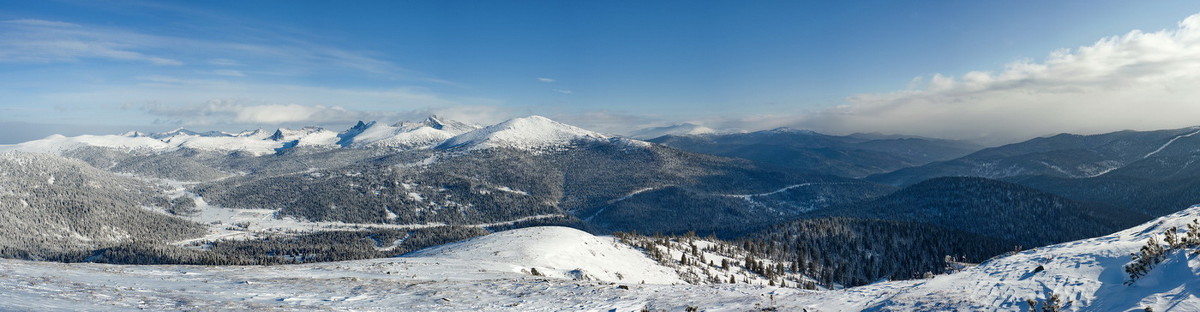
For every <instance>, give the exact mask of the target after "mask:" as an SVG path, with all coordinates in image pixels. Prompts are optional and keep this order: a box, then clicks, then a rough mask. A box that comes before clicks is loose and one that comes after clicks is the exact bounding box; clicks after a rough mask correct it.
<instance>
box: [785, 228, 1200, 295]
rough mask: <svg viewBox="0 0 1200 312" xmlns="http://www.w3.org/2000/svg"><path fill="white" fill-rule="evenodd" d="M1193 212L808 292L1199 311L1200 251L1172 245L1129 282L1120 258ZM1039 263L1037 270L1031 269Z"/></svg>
mask: <svg viewBox="0 0 1200 312" xmlns="http://www.w3.org/2000/svg"><path fill="white" fill-rule="evenodd" d="M1198 218H1200V206H1196V207H1192V208H1189V209H1187V210H1184V211H1180V212H1178V213H1175V214H1172V215H1168V216H1165V217H1161V218H1158V219H1157V220H1154V221H1151V222H1148V223H1146V224H1142V225H1139V226H1136V227H1133V228H1130V229H1127V230H1124V231H1120V232H1117V233H1114V234H1111V235H1107V236H1102V237H1097V238H1091V239H1085V240H1079V241H1074V242H1068V243H1063V244H1058V245H1051V246H1047V247H1041V248H1036V249H1032V250H1026V251H1023V252H1020V253H1017V254H1014V255H1011V256H1007V257H999V258H996V259H993V260H991V261H988V262H985V263H982V264H980V265H979V266H977V267H974V268H970V269H967V270H965V271H962V272H958V273H955V274H950V275H944V276H938V277H935V278H933V279H930V280H923V281H901V282H890V283H880V284H874V285H867V286H862V287H857V288H851V289H848V290H846V291H843V292H831V293H826V294H825V295H822V296H818V297H814V298H810V299H809V300H805V301H810V302H809V303H808V304H809V305H812V306H820V304H821V303H822V302H826V301H832V300H837V301H843V302H848V303H852V304H851V305H848V306H846V307H843V308H840V309H838V310H845V311H855V310H860V309H883V310H901V311H904V310H960V311H981V310H1002V311H1018V310H1028V305H1027V304H1026V303H1025V300H1026V299H1035V300H1043V299H1045V298H1046V292H1047V291H1049V292H1052V293H1054V294H1058V295H1059V296H1061V297H1062V298H1063V299H1065V300H1070V301H1072V302H1071V303H1070V304H1069V305H1067V306H1066V307H1067V310H1071V311H1131V310H1138V311H1140V310H1142V309H1144V308H1146V307H1150V308H1152V309H1153V310H1154V311H1169V310H1176V311H1200V298H1198V297H1197V295H1198V294H1200V259H1198V257H1197V256H1196V255H1194V254H1192V252H1188V253H1183V252H1176V253H1173V254H1170V255H1169V256H1168V257H1167V259H1166V260H1165V261H1164V262H1163V263H1161V264H1159V265H1158V266H1157V267H1155V268H1154V269H1153V270H1151V271H1150V273H1149V274H1148V275H1147V276H1145V277H1143V278H1142V279H1139V280H1138V281H1137V282H1136V283H1134V284H1133V285H1125V284H1124V282H1125V281H1126V279H1127V276H1126V274H1125V272H1124V265H1125V264H1127V263H1129V261H1130V257H1129V255H1130V253H1132V252H1135V251H1137V250H1138V249H1139V248H1141V246H1142V245H1144V244H1145V242H1146V241H1147V240H1148V239H1149V238H1150V236H1151V235H1158V236H1159V239H1160V240H1161V238H1162V237H1161V236H1162V233H1163V231H1164V230H1166V229H1168V228H1171V227H1180V228H1182V227H1183V225H1184V224H1186V223H1188V222H1192V220H1195V219H1198ZM1038 266H1041V267H1042V268H1043V269H1044V270H1041V271H1038V270H1036V269H1037V267H1038Z"/></svg>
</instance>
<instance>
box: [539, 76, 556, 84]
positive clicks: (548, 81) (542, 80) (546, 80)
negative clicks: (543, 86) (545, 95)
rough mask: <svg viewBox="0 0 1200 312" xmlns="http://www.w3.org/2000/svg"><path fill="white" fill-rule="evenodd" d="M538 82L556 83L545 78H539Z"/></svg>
mask: <svg viewBox="0 0 1200 312" xmlns="http://www.w3.org/2000/svg"><path fill="white" fill-rule="evenodd" d="M537 80H538V81H541V82H545V83H550V82H554V79H550V78H544V77H539V78H538V79H537Z"/></svg>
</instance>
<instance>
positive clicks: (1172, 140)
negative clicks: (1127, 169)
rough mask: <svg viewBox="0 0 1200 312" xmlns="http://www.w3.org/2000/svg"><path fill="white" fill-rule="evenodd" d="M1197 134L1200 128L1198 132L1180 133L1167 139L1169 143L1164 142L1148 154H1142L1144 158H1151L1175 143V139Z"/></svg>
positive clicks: (1199, 131)
mask: <svg viewBox="0 0 1200 312" xmlns="http://www.w3.org/2000/svg"><path fill="white" fill-rule="evenodd" d="M1196 134H1200V130H1197V131H1196V132H1192V133H1188V134H1184V135H1180V136H1177V137H1175V138H1172V139H1171V140H1170V141H1167V143H1166V144H1163V145H1162V146H1159V147H1158V149H1156V150H1154V151H1153V152H1150V153H1149V154H1146V156H1142V159H1146V158H1150V156H1153V155H1154V154H1158V152H1161V151H1162V150H1163V149H1165V148H1167V146H1171V143H1175V140H1178V139H1181V138H1186V137H1190V136H1193V135H1196Z"/></svg>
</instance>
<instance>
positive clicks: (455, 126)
mask: <svg viewBox="0 0 1200 312" xmlns="http://www.w3.org/2000/svg"><path fill="white" fill-rule="evenodd" d="M356 128H359V127H356ZM475 129H478V127H475V126H472V125H467V124H464V123H459V122H453V121H443V120H441V119H439V118H438V117H437V116H430V117H429V118H426V119H425V120H424V121H421V122H401V123H397V124H395V125H390V126H389V125H385V124H380V123H377V122H371V123H365V124H362V127H361V128H359V129H351V131H353V133H347V134H344V135H343V136H342V141H341V144H343V145H344V146H353V147H367V146H374V147H408V148H414V147H432V146H435V145H438V144H440V143H442V142H443V141H446V140H448V139H450V138H452V137H454V136H456V135H459V134H463V133H466V132H468V131H471V130H475Z"/></svg>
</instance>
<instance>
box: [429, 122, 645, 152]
mask: <svg viewBox="0 0 1200 312" xmlns="http://www.w3.org/2000/svg"><path fill="white" fill-rule="evenodd" d="M581 141H583V142H600V141H620V142H625V143H638V144H645V143H644V142H641V141H635V140H630V139H624V138H618V137H610V136H607V135H603V134H600V133H598V132H593V131H589V130H585V129H583V128H579V127H575V126H572V125H568V124H564V123H560V122H557V121H554V120H550V118H546V117H542V116H536V115H534V116H529V117H522V118H513V119H509V120H507V121H504V122H501V123H498V124H495V125H491V126H487V127H484V128H481V129H477V130H475V131H471V132H467V133H463V134H462V135H459V136H455V137H453V138H450V139H449V140H446V141H445V142H442V144H440V145H438V148H440V149H472V150H473V149H489V148H497V147H504V148H514V149H522V150H542V149H553V148H557V147H562V146H566V145H569V144H572V143H575V142H581Z"/></svg>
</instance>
